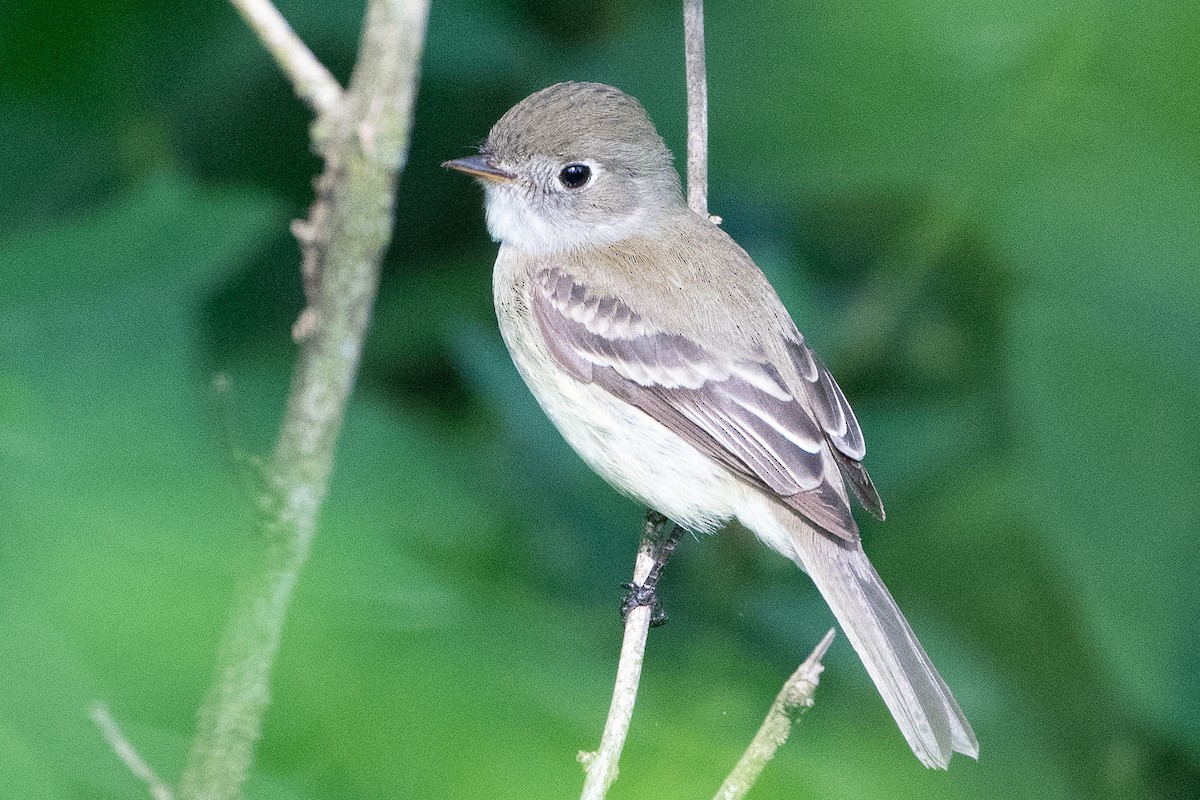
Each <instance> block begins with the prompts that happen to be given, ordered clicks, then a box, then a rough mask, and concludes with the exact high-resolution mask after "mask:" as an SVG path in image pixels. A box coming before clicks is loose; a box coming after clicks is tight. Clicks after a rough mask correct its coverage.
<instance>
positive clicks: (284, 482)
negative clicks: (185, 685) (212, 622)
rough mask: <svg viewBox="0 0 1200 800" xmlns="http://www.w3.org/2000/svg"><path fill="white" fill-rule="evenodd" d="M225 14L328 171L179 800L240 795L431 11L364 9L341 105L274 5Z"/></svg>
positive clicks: (361, 314)
mask: <svg viewBox="0 0 1200 800" xmlns="http://www.w3.org/2000/svg"><path fill="white" fill-rule="evenodd" d="M233 2H234V3H235V4H236V5H237V6H238V8H239V9H241V10H242V11H243V13H244V14H246V15H247V17H248V19H250V21H251V24H252V25H253V26H254V27H255V28H256V30H258V31H259V34H260V36H262V37H263V39H264V41H265V42H266V43H267V46H268V47H269V48H271V50H272V52H273V53H275V55H276V57H277V58H278V59H279V61H280V64H281V65H282V66H283V68H284V71H285V72H286V73H287V74H288V76H289V78H291V79H292V80H293V82H294V84H295V86H296V91H297V93H298V94H299V95H300V96H301V97H303V98H305V99H306V100H308V101H309V103H310V104H311V105H312V106H313V107H314V109H316V110H317V112H318V114H320V115H321V116H322V117H323V119H322V131H321V136H320V139H319V141H317V142H316V146H317V149H318V150H319V152H320V153H321V155H322V156H323V157H324V158H325V171H324V173H323V174H322V175H321V178H320V179H319V181H318V185H317V200H316V203H315V204H314V205H313V208H312V211H311V213H310V215H309V218H308V220H307V221H306V222H304V223H301V224H299V225H297V226H295V228H296V230H298V231H299V232H300V233H301V235H300V236H299V237H298V238H299V239H300V242H301V246H302V249H303V253H304V265H303V273H304V280H305V290H306V294H307V297H308V308H307V309H306V310H305V315H304V319H305V320H306V323H305V325H304V326H303V327H304V328H305V330H304V334H305V335H304V337H303V349H302V351H301V353H300V357H299V360H298V362H297V364H296V369H295V372H294V373H293V377H292V386H291V391H290V394H289V397H288V404H287V411H286V413H285V416H284V420H283V423H282V425H281V428H280V433H279V439H278V441H277V443H276V447H275V452H274V455H273V456H272V458H271V459H270V461H269V463H268V464H266V465H265V466H264V467H263V484H264V486H265V487H266V488H264V489H263V491H262V493H261V495H260V497H259V498H258V501H259V506H260V510H261V512H262V516H263V525H264V529H265V533H266V550H265V553H264V554H263V556H262V560H261V563H260V564H259V565H258V567H257V569H256V570H254V571H253V572H252V573H251V574H250V576H249V577H248V579H247V580H246V581H245V583H244V585H243V586H242V588H241V591H240V592H239V595H238V597H237V598H236V599H235V602H234V608H233V611H232V612H231V617H230V622H229V625H228V627H227V629H226V631H225V635H224V637H223V639H222V642H221V645H220V652H219V654H218V657H217V669H216V678H215V680H214V682H213V685H212V686H211V687H210V689H209V692H208V695H207V697H206V698H205V701H204V704H203V705H202V706H201V708H200V713H199V720H198V723H197V729H196V735H195V738H194V739H193V740H192V747H191V751H190V752H189V754H188V760H187V764H186V765H185V767H184V771H183V776H182V778H181V780H180V784H179V792H178V795H179V798H180V800H199V799H200V798H203V799H204V800H228V799H229V798H234V797H237V796H238V794H239V792H240V787H241V785H242V782H243V781H244V780H245V779H246V776H247V773H248V772H249V769H250V764H251V761H252V758H253V752H254V745H255V743H256V742H257V740H258V738H259V735H260V731H261V728H262V717H263V713H264V711H265V709H266V706H267V702H268V700H269V688H270V677H271V668H272V665H273V663H274V660H275V654H276V652H277V650H278V647H279V642H280V637H281V634H282V630H283V622H284V618H285V615H286V613H287V608H288V605H289V603H290V600H291V595H292V590H293V588H294V587H295V584H296V581H297V580H298V578H299V574H300V571H301V569H302V568H303V566H304V563H305V561H306V560H307V558H308V551H309V545H310V544H311V542H312V538H313V536H314V535H315V533H316V520H317V512H318V511H319V510H320V507H321V504H322V502H323V501H324V498H325V493H326V490H327V488H328V483H329V476H330V473H331V471H332V469H333V455H334V447H335V445H336V442H337V438H338V433H339V431H340V429H341V423H342V418H343V416H344V414H345V409H346V403H347V401H348V399H349V396H350V391H351V389H352V388H353V385H354V379H355V376H356V374H357V371H358V362H359V355H360V353H361V352H362V347H363V340H364V337H365V334H366V329H367V323H368V321H369V319H370V315H371V308H372V306H373V304H374V299H375V290H376V287H377V285H378V280H379V268H380V264H381V262H382V259H383V254H384V251H385V249H386V248H387V244H388V241H389V239H390V236H391V229H392V207H393V198H394V194H395V187H396V181H397V177H398V175H399V172H400V171H401V170H402V169H403V167H404V164H405V161H406V159H407V154H408V140H409V132H410V130H411V121H412V108H413V102H414V99H415V97H416V90H417V78H418V74H419V64H420V57H421V52H422V48H423V44H424V39H425V24H426V19H427V16H428V11H429V3H428V0H370V1H369V2H368V5H367V17H366V22H365V23H364V26H363V36H362V42H361V47H360V52H359V58H358V62H357V65H356V66H355V70H354V75H353V77H352V79H351V81H350V86H349V88H348V90H347V91H346V92H344V93H343V92H341V90H340V89H338V87H337V84H336V82H334V81H333V80H332V78H331V77H330V76H329V74H328V72H327V71H326V70H325V69H324V67H321V66H320V64H317V63H316V61H315V59H314V58H313V57H312V54H311V53H310V52H309V51H308V49H307V48H306V47H304V45H303V43H300V42H299V40H297V39H296V38H295V34H293V33H292V32H291V30H290V29H289V28H287V24H286V23H285V22H283V20H282V18H279V17H278V13H277V12H275V10H274V9H273V8H271V7H270V6H269V4H267V3H261V2H249V1H248V0H233ZM247 9H250V10H247ZM264 9H265V10H264ZM264 31H265V32H264Z"/></svg>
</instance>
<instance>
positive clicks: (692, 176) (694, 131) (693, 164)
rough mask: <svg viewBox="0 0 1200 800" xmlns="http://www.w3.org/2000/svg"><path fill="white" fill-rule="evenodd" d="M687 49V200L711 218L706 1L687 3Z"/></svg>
mask: <svg viewBox="0 0 1200 800" xmlns="http://www.w3.org/2000/svg"><path fill="white" fill-rule="evenodd" d="M683 49H684V61H685V70H686V73H687V104H688V137H687V201H688V207H689V208H691V209H692V211H695V212H696V213H697V214H699V215H700V216H702V217H708V216H709V214H708V78H707V74H706V68H705V66H704V63H705V62H704V0H683ZM719 221H720V220H719V219H715V220H714V222H719Z"/></svg>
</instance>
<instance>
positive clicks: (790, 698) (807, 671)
mask: <svg viewBox="0 0 1200 800" xmlns="http://www.w3.org/2000/svg"><path fill="white" fill-rule="evenodd" d="M835 634H836V631H834V629H833V628H830V629H829V632H828V633H826V634H825V638H823V639H822V640H821V641H820V643H819V644H818V645H817V647H816V649H815V650H813V651H812V654H811V655H810V656H809V657H808V658H806V659H805V660H804V663H803V664H801V665H800V666H799V668H798V669H797V670H796V671H795V672H793V673H792V677H790V678H788V681H787V683H785V684H784V685H783V688H782V689H781V690H780V691H779V695H778V696H777V697H776V698H775V702H774V703H772V704H771V708H770V710H769V711H768V712H767V717H766V719H764V720H763V724H762V726H761V727H760V728H759V729H758V733H756V734H755V735H754V739H753V740H752V741H751V742H750V746H749V747H747V748H746V752H745V753H743V754H742V757H741V760H739V761H738V763H737V766H735V767H734V768H733V771H732V772H730V773H729V777H727V778H726V779H725V782H724V783H723V784H721V789H720V791H718V792H717V794H716V795H715V797H714V800H739V798H742V797H745V796H746V793H747V792H748V791H750V787H752V786H753V785H754V782H755V781H757V780H758V776H759V775H760V774H761V773H762V771H763V767H765V766H766V765H767V762H768V761H770V760H771V759H772V758H773V757H774V756H775V751H776V750H778V749H779V748H780V746H782V745H783V743H784V742H786V741H787V737H788V734H789V733H791V731H792V723H793V722H795V721H796V719H797V718H798V717H799V716H800V715H801V714H803V713H804V712H805V711H807V710H808V709H809V707H810V706H812V703H813V693H814V692H815V691H816V690H817V683H818V681H819V680H820V677H821V671H822V670H824V669H825V667H824V665H822V664H821V659H822V658H824V657H825V652H826V651H827V650H828V649H829V645H830V644H832V643H833V637H834V635H835Z"/></svg>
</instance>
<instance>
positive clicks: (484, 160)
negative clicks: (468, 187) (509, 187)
mask: <svg viewBox="0 0 1200 800" xmlns="http://www.w3.org/2000/svg"><path fill="white" fill-rule="evenodd" d="M442 166H443V167H445V168H446V169H453V170H458V171H459V172H465V173H467V174H468V175H470V176H472V177H475V178H482V179H483V180H485V181H494V182H496V183H503V182H507V181H515V180H516V179H517V176H516V175H514V174H512V173H511V172H509V171H508V170H504V169H501V168H500V167H498V166H496V165H495V163H493V162H492V159H491V157H490V156H485V155H478V156H467V157H466V158H455V159H452V160H450V161H446V162H443V163H442Z"/></svg>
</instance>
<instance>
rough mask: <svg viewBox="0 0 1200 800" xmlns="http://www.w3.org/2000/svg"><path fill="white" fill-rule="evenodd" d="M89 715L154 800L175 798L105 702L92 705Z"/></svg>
mask: <svg viewBox="0 0 1200 800" xmlns="http://www.w3.org/2000/svg"><path fill="white" fill-rule="evenodd" d="M88 716H90V717H91V718H92V722H94V723H96V727H97V728H99V729H100V734H101V735H102V736H103V737H104V739H105V741H107V742H108V744H109V746H110V747H112V749H113V752H114V753H116V754H117V758H119V759H121V761H122V762H123V763H124V764H125V766H126V768H127V769H128V770H129V771H130V772H132V773H133V774H134V776H135V777H137V778H140V779H141V780H142V781H143V782H144V783H145V784H146V789H147V790H148V791H149V792H150V796H151V797H153V798H154V800H175V795H174V793H173V792H172V791H171V787H170V786H168V785H167V784H166V783H165V782H164V781H163V779H162V778H160V777H158V774H157V773H155V771H154V769H153V768H151V766H150V765H149V764H147V763H146V762H145V760H144V759H143V758H142V757H141V756H140V755H138V751H137V750H136V749H135V748H134V746H133V743H132V742H130V741H129V739H128V738H126V736H125V734H124V732H122V730H121V726H120V725H118V724H117V721H116V720H115V719H113V717H112V714H110V713H108V707H107V706H106V705H104V704H103V703H96V705H94V706H92V710H91V711H90V712H89V714H88Z"/></svg>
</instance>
